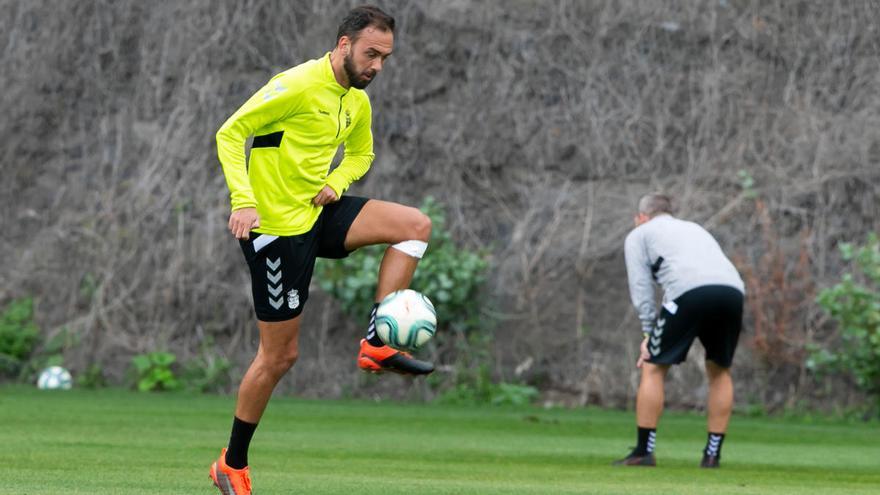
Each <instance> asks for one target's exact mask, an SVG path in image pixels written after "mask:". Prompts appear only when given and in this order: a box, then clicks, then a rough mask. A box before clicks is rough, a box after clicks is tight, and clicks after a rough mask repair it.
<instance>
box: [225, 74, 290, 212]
mask: <svg viewBox="0 0 880 495" xmlns="http://www.w3.org/2000/svg"><path fill="white" fill-rule="evenodd" d="M292 79H293V78H291V77H285V76H284V75H278V76H276V77H274V78H272V80H271V81H269V83H268V84H266V85H265V86H264V87H263V88H261V89H260V90H259V91H257V92H256V93H255V94H254V95H253V96H251V98H250V99H249V100H248V101H247V102H245V104H244V105H242V106H241V108H239V109H238V110H236V112H235V113H234V114H232V116H231V117H229V119H227V120H226V122H224V123H223V125H222V126H221V127H220V130H218V131H217V136H216V137H217V157H218V158H219V159H220V164H221V165H222V166H223V174H224V175H225V176H226V185H227V186H228V187H229V194H230V199H231V202H232V210H233V211H235V210H239V209H242V208H255V207H256V206H257V200H256V198H255V197H254V193H253V190H252V189H251V184H250V181H249V180H248V176H247V168H246V165H245V163H246V162H245V142H246V141H247V139H248V138H249V137H250V136H252V135H253V134H254V132H255V131H257V130H258V129H261V128H262V127H265V126H267V125H269V124H271V123H273V122H279V121H282V120H286V119H288V118H289V117H290V116H292V115H293V114H295V113H297V112H298V111H299V110H300V107H301V99H302V98H301V93H302V90H301V88H298V87H293V86H294V84H293V83H294V82H295V81H293V80H292Z"/></svg>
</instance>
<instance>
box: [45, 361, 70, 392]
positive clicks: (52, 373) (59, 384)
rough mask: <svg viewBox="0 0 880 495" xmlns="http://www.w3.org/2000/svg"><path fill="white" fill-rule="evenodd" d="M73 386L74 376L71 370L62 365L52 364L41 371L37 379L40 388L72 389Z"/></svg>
mask: <svg viewBox="0 0 880 495" xmlns="http://www.w3.org/2000/svg"><path fill="white" fill-rule="evenodd" d="M72 386H73V377H71V376H70V372H69V371H67V370H66V369H64V368H62V367H61V366H50V367H48V368H46V369H44V370H43V372H42V373H40V378H39V379H38V380H37V388H39V389H40V390H70V387H72Z"/></svg>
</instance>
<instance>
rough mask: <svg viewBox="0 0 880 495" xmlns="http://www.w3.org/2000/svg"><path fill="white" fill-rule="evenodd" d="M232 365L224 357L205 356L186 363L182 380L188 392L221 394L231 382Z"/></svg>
mask: <svg viewBox="0 0 880 495" xmlns="http://www.w3.org/2000/svg"><path fill="white" fill-rule="evenodd" d="M231 369H232V364H231V363H230V362H229V360H228V359H226V358H224V357H217V356H214V355H211V354H207V353H206V354H204V355H203V356H200V357H196V358H195V359H192V360H190V361H188V362H187V363H186V366H185V367H184V370H183V374H182V378H183V383H184V386H185V387H186V389H187V390H191V391H194V392H221V391H223V390H224V389H226V388H227V387H228V386H229V384H230V382H231V381H232V380H231V377H230V376H229V372H230V370H231Z"/></svg>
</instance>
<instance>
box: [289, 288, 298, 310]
mask: <svg viewBox="0 0 880 495" xmlns="http://www.w3.org/2000/svg"><path fill="white" fill-rule="evenodd" d="M287 307H288V308H290V309H296V308H298V307H299V291H298V290H296V289H290V290H289V291H288V292H287Z"/></svg>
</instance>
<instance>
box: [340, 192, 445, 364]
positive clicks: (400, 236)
mask: <svg viewBox="0 0 880 495" xmlns="http://www.w3.org/2000/svg"><path fill="white" fill-rule="evenodd" d="M430 236H431V219H430V218H429V217H428V216H427V215H425V214H424V213H422V212H421V211H419V210H418V209H416V208H412V207H409V206H403V205H400V204H397V203H390V202H387V201H378V200H374V199H371V200H369V201H367V203H366V204H364V207H363V208H362V209H361V211H360V212H359V213H358V216H357V217H356V218H355V220H354V222H353V223H352V225H351V227H350V228H349V230H348V234H347V235H346V237H345V249H347V250H349V251H351V250H354V249H357V248H360V247H363V246H369V245H373V244H389V246H388V248H387V249H386V250H385V256H384V257H383V258H382V263H381V265H380V266H379V280H378V283H377V284H376V295H375V303H376V304H375V305H374V306H373V312H372V314H371V315H370V324H369V328H368V330H367V336H366V338H365V339H364V340H362V341H361V349H360V352H359V353H358V366H360V368H361V369H363V370H365V371H371V372H380V371H395V372H399V373H407V374H427V373H430V372H432V371H434V366H433V365H432V364H431V363H427V362H425V361H419V360H417V359H413V358H412V357H411V356H409V355H408V354H406V353H403V352H399V351H396V350H394V349H391V348H390V347H388V346H386V345H384V344H383V343H382V341H381V340H380V339H379V337H378V335H376V333H375V325H374V318H375V312H376V307H378V303H379V302H380V301H381V300H382V299H383V298H384V297H385V296H387V295H388V294H390V293H392V292H394V291H396V290H401V289H406V288H408V287H409V284H410V282H411V281H412V277H413V274H414V273H415V271H416V266H418V263H419V259H421V257H422V255H423V254H424V252H425V249H426V248H427V243H428V239H429V238H430Z"/></svg>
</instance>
